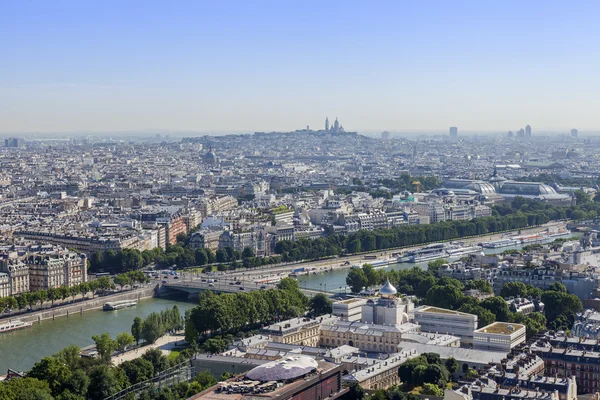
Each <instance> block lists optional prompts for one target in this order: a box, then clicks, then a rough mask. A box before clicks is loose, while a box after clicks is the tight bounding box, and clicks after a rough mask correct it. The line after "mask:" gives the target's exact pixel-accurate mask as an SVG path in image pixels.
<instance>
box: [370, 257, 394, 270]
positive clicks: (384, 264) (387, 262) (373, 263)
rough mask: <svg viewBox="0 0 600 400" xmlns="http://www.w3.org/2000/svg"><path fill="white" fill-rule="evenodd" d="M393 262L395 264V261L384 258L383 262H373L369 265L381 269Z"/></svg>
mask: <svg viewBox="0 0 600 400" xmlns="http://www.w3.org/2000/svg"><path fill="white" fill-rule="evenodd" d="M395 262H396V260H394V259H391V258H386V259H385V260H379V261H373V262H371V263H369V264H371V265H372V266H373V268H383V267H385V266H388V265H390V264H393V263H395Z"/></svg>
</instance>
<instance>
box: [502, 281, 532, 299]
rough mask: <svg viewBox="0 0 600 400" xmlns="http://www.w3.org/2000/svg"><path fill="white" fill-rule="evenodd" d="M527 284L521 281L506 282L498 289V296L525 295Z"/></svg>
mask: <svg viewBox="0 0 600 400" xmlns="http://www.w3.org/2000/svg"><path fill="white" fill-rule="evenodd" d="M527 294H528V290H527V286H526V285H525V284H524V283H523V282H507V283H505V284H504V286H502V290H500V296H502V297H504V298H507V297H527Z"/></svg>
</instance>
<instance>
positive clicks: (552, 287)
mask: <svg viewBox="0 0 600 400" xmlns="http://www.w3.org/2000/svg"><path fill="white" fill-rule="evenodd" d="M548 290H554V291H555V292H560V293H567V287H566V286H565V285H564V284H563V283H562V282H554V283H553V284H552V285H550V286H549V287H548Z"/></svg>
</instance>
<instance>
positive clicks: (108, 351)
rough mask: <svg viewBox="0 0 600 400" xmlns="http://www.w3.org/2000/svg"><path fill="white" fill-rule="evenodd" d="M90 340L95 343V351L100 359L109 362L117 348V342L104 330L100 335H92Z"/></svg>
mask: <svg viewBox="0 0 600 400" xmlns="http://www.w3.org/2000/svg"><path fill="white" fill-rule="evenodd" d="M92 340H93V341H94V342H95V343H96V351H98V354H99V355H100V358H101V359H102V361H104V362H106V363H110V359H111V357H112V353H113V351H115V349H116V348H117V343H116V342H115V341H114V340H113V339H112V338H111V337H110V334H109V333H108V332H104V333H103V334H101V335H96V336H92Z"/></svg>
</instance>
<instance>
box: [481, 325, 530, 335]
mask: <svg viewBox="0 0 600 400" xmlns="http://www.w3.org/2000/svg"><path fill="white" fill-rule="evenodd" d="M521 329H525V325H521V324H514V323H509V322H494V323H492V324H489V325H488V326H484V327H483V328H480V329H477V330H476V331H475V332H477V333H492V334H499V335H510V334H512V333H514V332H516V331H518V330H521Z"/></svg>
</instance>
